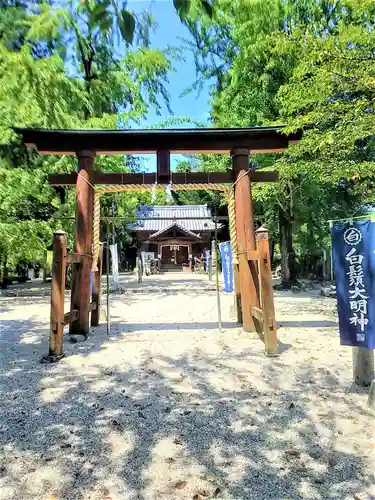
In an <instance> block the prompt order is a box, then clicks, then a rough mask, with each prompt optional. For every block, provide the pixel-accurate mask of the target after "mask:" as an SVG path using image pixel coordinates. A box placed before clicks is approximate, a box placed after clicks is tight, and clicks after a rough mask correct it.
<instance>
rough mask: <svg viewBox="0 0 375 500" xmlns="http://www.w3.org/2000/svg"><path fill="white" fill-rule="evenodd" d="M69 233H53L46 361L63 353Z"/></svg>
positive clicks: (55, 358) (59, 357) (59, 356)
mask: <svg viewBox="0 0 375 500" xmlns="http://www.w3.org/2000/svg"><path fill="white" fill-rule="evenodd" d="M67 240H68V237H67V234H66V233H65V232H64V231H56V232H55V233H54V234H53V261H52V283H51V323H50V335H49V355H48V356H47V358H44V359H43V360H44V361H48V362H55V361H58V360H59V359H61V358H62V357H63V355H64V353H63V335H64V296H65V277H66V264H67Z"/></svg>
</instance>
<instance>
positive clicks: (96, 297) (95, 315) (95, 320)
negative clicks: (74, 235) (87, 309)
mask: <svg viewBox="0 0 375 500" xmlns="http://www.w3.org/2000/svg"><path fill="white" fill-rule="evenodd" d="M97 265H98V270H97V271H95V273H94V279H93V284H92V302H94V303H96V308H95V309H94V310H93V311H92V312H91V326H98V325H99V321H100V301H101V284H102V269H103V243H100V248H99V257H98V263H97Z"/></svg>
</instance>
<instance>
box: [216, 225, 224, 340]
mask: <svg viewBox="0 0 375 500" xmlns="http://www.w3.org/2000/svg"><path fill="white" fill-rule="evenodd" d="M215 249H216V299H217V319H218V323H219V332H220V333H221V332H222V331H223V330H222V326H221V302H220V289H219V249H218V245H217V219H216V217H215Z"/></svg>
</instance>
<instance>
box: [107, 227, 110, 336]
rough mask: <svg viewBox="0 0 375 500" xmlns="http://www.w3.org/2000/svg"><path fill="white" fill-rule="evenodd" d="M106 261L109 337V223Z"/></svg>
mask: <svg viewBox="0 0 375 500" xmlns="http://www.w3.org/2000/svg"><path fill="white" fill-rule="evenodd" d="M106 261H107V335H108V336H109V335H110V334H111V320H110V311H109V223H108V222H107V249H106Z"/></svg>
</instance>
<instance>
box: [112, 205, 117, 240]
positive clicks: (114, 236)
mask: <svg viewBox="0 0 375 500" xmlns="http://www.w3.org/2000/svg"><path fill="white" fill-rule="evenodd" d="M113 196H115V195H113ZM114 216H115V200H114V198H112V217H114ZM115 239H116V235H115V221H114V220H112V244H113V245H115V243H116V241H115Z"/></svg>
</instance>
